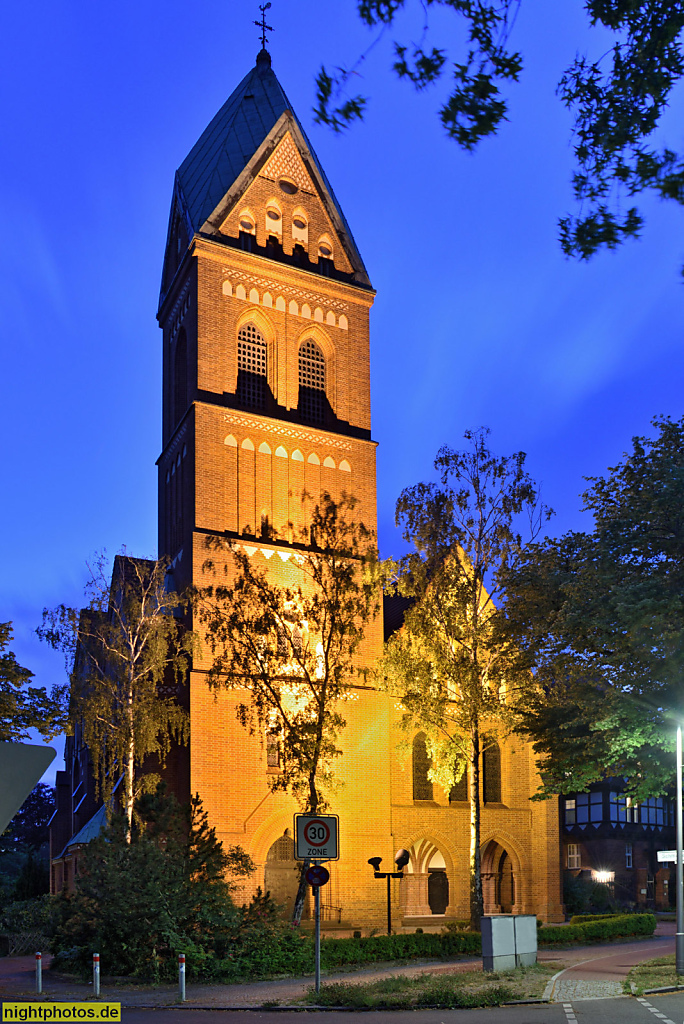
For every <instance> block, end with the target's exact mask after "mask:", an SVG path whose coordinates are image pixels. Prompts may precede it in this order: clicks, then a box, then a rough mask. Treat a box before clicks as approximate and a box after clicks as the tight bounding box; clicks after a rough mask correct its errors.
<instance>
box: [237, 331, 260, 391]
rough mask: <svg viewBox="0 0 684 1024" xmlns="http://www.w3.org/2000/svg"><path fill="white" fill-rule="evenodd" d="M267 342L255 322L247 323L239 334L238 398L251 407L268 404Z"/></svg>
mask: <svg viewBox="0 0 684 1024" xmlns="http://www.w3.org/2000/svg"><path fill="white" fill-rule="evenodd" d="M266 373H267V363H266V342H265V341H264V339H263V338H262V336H261V334H260V333H259V331H258V330H257V328H256V327H255V326H254V324H245V326H244V327H241V328H240V333H239V334H238V382H237V398H238V401H239V402H241V403H242V405H247V406H249V407H250V408H251V409H263V408H264V406H265V404H266Z"/></svg>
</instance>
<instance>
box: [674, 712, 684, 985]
mask: <svg viewBox="0 0 684 1024" xmlns="http://www.w3.org/2000/svg"><path fill="white" fill-rule="evenodd" d="M683 833H684V823H683V821H682V726H681V723H680V724H679V725H678V726H677V832H676V841H677V862H676V863H677V926H676V927H677V934H676V936H675V970H676V972H677V974H684V864H682V845H683V843H682V841H683V840H684V835H683Z"/></svg>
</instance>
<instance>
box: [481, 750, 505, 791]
mask: <svg viewBox="0 0 684 1024" xmlns="http://www.w3.org/2000/svg"><path fill="white" fill-rule="evenodd" d="M482 776H483V778H482V795H483V797H484V802H485V803H486V804H500V803H501V750H500V748H499V744H498V743H496V742H494V740H490V741H489V742H488V743H487V746H486V747H485V750H484V753H483V755H482Z"/></svg>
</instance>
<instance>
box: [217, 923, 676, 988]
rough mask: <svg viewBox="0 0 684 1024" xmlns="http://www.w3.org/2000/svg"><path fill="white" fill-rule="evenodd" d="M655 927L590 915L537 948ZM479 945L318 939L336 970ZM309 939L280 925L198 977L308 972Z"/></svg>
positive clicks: (433, 939)
mask: <svg viewBox="0 0 684 1024" xmlns="http://www.w3.org/2000/svg"><path fill="white" fill-rule="evenodd" d="M655 926H656V919H655V917H654V916H653V914H623V915H620V916H618V917H612V918H601V919H600V920H596V919H595V918H593V919H591V920H589V921H587V922H586V923H584V924H574V925H573V924H569V925H564V926H563V927H557V928H554V927H548V928H539V929H538V930H537V937H538V942H539V945H540V946H542V947H543V946H567V945H572V944H573V943H578V944H585V943H590V942H604V941H606V940H610V939H616V938H627V937H630V936H632V935H652V934H653V932H654V930H655ZM481 949H482V946H481V942H480V935H479V933H478V932H442V933H441V934H435V933H431V932H426V933H420V932H418V933H416V932H412V933H410V934H408V935H373V936H369V937H368V938H359V939H332V938H330V939H323V940H322V941H321V964H322V966H323V967H324V968H328V969H335V968H339V967H344V966H361V965H363V964H373V963H378V962H382V961H393V960H394V961H407V960H417V959H420V958H423V957H425V958H435V959H446V958H448V957H454V956H458V955H459V954H460V955H466V956H468V955H469V956H479V954H480V952H481ZM313 954H314V950H313V939H312V937H311V936H310V935H306V934H302V933H301V932H299V931H297V930H287V929H283V930H282V931H281V932H280V933H279V934H278V936H277V937H276V936H273V937H272V938H271V941H264V939H263V937H262V936H257V935H255V936H254V941H253V942H250V941H243V942H242V943H241V944H240V945H236V946H235V948H234V949H233V950H232V952H230V953H229V954H228V955H227V956H226V957H224V958H223V959H222V960H220V961H219V960H217V961H215V962H213V963H212V964H205V965H204V966H203V968H202V972H201V973H202V976H203V977H207V978H214V979H216V980H219V979H220V980H222V981H235V980H239V979H245V978H250V979H252V978H268V977H273V975H274V974H275V975H277V974H280V975H290V976H297V975H302V974H310V973H311V972H312V971H313Z"/></svg>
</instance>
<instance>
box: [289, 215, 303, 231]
mask: <svg viewBox="0 0 684 1024" xmlns="http://www.w3.org/2000/svg"><path fill="white" fill-rule="evenodd" d="M292 223H293V224H294V226H295V227H296V228H299V230H300V231H303V230H304V228H305V227H306V221H305V220H304V218H303V217H293V218H292Z"/></svg>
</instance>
